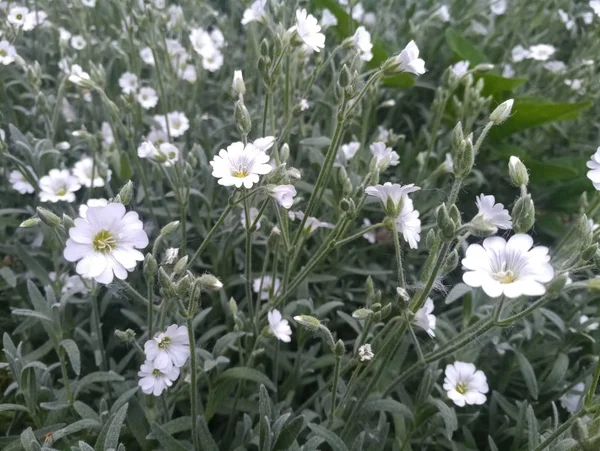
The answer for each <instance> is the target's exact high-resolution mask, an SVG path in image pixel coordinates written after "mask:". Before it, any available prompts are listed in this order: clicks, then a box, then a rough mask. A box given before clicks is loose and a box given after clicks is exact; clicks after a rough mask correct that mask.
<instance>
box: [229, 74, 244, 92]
mask: <svg viewBox="0 0 600 451" xmlns="http://www.w3.org/2000/svg"><path fill="white" fill-rule="evenodd" d="M231 89H232V90H233V92H234V94H236V95H242V96H243V95H244V94H246V84H245V83H244V77H243V75H242V71H241V70H236V71H234V72H233V81H232V83H231Z"/></svg>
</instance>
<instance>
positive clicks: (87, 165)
mask: <svg viewBox="0 0 600 451" xmlns="http://www.w3.org/2000/svg"><path fill="white" fill-rule="evenodd" d="M100 169H104V171H105V172H106V180H107V181H108V180H110V177H111V174H112V171H111V170H110V169H108V168H106V167H105V165H104V164H101V163H100V162H98V161H96V164H95V165H94V160H93V159H92V158H90V157H84V158H82V159H81V160H79V161H78V162H77V163H75V166H73V175H74V176H75V177H77V179H78V180H79V183H81V184H82V185H83V186H85V187H87V188H89V187H90V186H92V179H93V181H94V182H93V185H94V186H95V187H102V186H104V184H105V180H104V178H102V177H101V176H100V174H99V171H100ZM92 171H94V174H93V175H92Z"/></svg>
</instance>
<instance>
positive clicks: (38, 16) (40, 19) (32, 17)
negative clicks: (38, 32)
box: [23, 11, 48, 31]
mask: <svg viewBox="0 0 600 451" xmlns="http://www.w3.org/2000/svg"><path fill="white" fill-rule="evenodd" d="M46 19H48V14H46V13H45V12H44V11H37V12H35V11H31V12H30V13H28V14H27V16H25V23H23V31H31V30H33V29H34V28H36V27H37V26H38V25H43V24H44V23H45V22H46Z"/></svg>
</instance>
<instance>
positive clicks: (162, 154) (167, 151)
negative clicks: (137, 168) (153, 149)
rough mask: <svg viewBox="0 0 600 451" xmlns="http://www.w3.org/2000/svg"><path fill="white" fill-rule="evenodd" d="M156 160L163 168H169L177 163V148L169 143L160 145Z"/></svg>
mask: <svg viewBox="0 0 600 451" xmlns="http://www.w3.org/2000/svg"><path fill="white" fill-rule="evenodd" d="M156 158H157V159H158V161H159V162H160V163H162V165H163V166H165V167H167V168H169V167H171V166H173V165H174V164H175V163H176V162H177V161H179V148H178V147H177V146H175V145H173V144H171V143H160V145H159V146H158V152H157V153H156Z"/></svg>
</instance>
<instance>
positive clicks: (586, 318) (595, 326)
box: [579, 315, 600, 330]
mask: <svg viewBox="0 0 600 451" xmlns="http://www.w3.org/2000/svg"><path fill="white" fill-rule="evenodd" d="M589 320H590V318H589V316H587V315H581V316H580V317H579V324H585V323H587V322H588V321H589ZM598 327H600V324H599V323H597V322H595V321H594V322H593V323H590V324H588V325H587V326H585V330H598Z"/></svg>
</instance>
